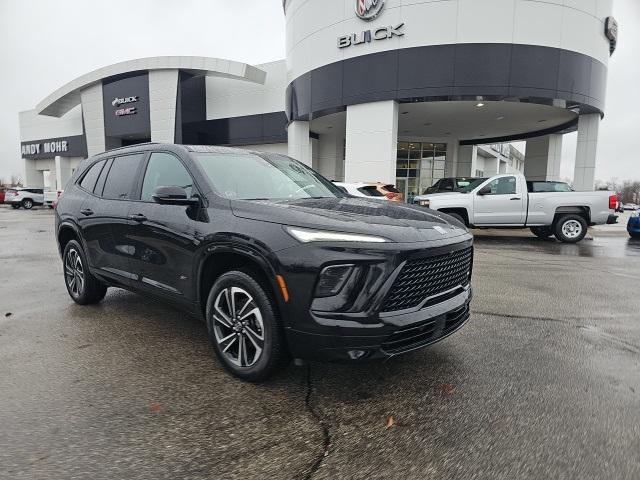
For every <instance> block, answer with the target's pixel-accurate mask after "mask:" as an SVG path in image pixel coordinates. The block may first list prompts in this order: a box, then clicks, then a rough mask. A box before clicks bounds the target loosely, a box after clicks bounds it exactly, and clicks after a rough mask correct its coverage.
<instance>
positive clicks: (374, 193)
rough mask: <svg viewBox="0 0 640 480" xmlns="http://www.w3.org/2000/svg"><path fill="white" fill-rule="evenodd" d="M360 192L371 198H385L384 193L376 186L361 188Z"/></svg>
mask: <svg viewBox="0 0 640 480" xmlns="http://www.w3.org/2000/svg"><path fill="white" fill-rule="evenodd" d="M358 191H359V192H360V193H364V194H365V195H369V196H370V197H384V195H383V194H382V192H379V191H378V189H377V188H376V186H375V185H368V186H366V187H360V188H359V189H358Z"/></svg>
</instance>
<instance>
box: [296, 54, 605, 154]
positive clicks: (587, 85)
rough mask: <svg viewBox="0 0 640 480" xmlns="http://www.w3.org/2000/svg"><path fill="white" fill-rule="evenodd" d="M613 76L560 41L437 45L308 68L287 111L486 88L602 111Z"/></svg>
mask: <svg viewBox="0 0 640 480" xmlns="http://www.w3.org/2000/svg"><path fill="white" fill-rule="evenodd" d="M606 76H607V68H606V66H605V65H604V64H602V63H601V62H600V61H598V60H596V59H594V58H592V57H589V56H588V55H583V54H581V53H577V52H572V51H569V50H562V49H558V48H550V47H541V46H536V45H520V44H501V43H486V44H485V43H470V44H455V45H431V46H425V47H414V48H406V49H399V50H392V51H386V52H378V53H372V54H369V55H363V56H359V57H354V58H350V59H346V60H342V61H339V62H335V63H331V64H329V65H325V66H323V67H320V68H317V69H315V70H312V71H310V72H308V73H305V74H304V75H302V76H300V77H298V78H297V79H295V80H294V81H293V82H292V83H291V84H290V85H289V86H288V87H287V93H286V112H287V117H288V119H289V121H294V120H312V119H314V118H318V117H321V116H323V115H328V114H330V113H335V112H339V111H344V110H345V109H346V107H347V106H348V105H356V104H359V103H368V102H375V101H382V100H396V101H399V102H430V101H455V100H476V99H477V97H478V96H481V97H483V100H488V101H492V100H495V101H502V100H506V101H514V102H528V103H536V104H542V105H550V106H552V105H554V100H564V101H565V102H566V108H577V109H579V112H580V113H581V114H582V113H600V114H601V115H603V112H604V98H605V90H606ZM559 128H563V127H559ZM518 138H522V137H518ZM483 141H484V140H483Z"/></svg>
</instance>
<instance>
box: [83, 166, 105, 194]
mask: <svg viewBox="0 0 640 480" xmlns="http://www.w3.org/2000/svg"><path fill="white" fill-rule="evenodd" d="M104 162H105V161H104V160H100V161H99V162H98V163H95V164H94V165H92V166H91V167H90V168H89V170H87V173H85V174H84V177H82V180H80V186H81V187H82V188H84V189H85V190H86V191H88V192H93V187H95V185H96V180H98V176H99V175H100V172H101V171H102V167H104Z"/></svg>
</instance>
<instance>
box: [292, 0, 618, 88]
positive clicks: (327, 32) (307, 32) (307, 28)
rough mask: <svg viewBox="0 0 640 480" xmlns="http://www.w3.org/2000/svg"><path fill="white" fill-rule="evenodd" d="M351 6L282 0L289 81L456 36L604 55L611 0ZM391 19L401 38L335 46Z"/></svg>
mask: <svg viewBox="0 0 640 480" xmlns="http://www.w3.org/2000/svg"><path fill="white" fill-rule="evenodd" d="M354 8H355V5H354V0H323V1H310V0H288V2H287V8H286V17H287V22H286V28H287V45H286V51H287V61H288V63H287V69H288V79H289V80H293V79H294V78H297V77H299V76H300V75H302V74H304V73H306V72H308V71H310V70H313V69H315V68H318V67H320V66H323V65H327V64H330V63H334V62H337V61H340V60H344V59H346V58H352V57H354V56H360V55H367V54H370V53H375V52H380V51H388V50H395V49H398V48H411V47H418V46H424V45H443V44H456V43H517V44H527V45H539V46H544V47H553V48H561V49H565V50H571V51H574V52H578V53H583V54H585V55H589V56H591V57H593V58H595V59H597V60H599V61H600V62H602V63H603V64H605V65H607V64H608V61H609V43H608V40H607V39H606V38H605V36H604V21H605V19H606V17H607V16H609V15H611V11H612V0H544V1H542V0H481V1H480V0H438V1H434V0H387V1H386V6H385V10H384V12H383V13H382V14H381V16H380V18H378V19H374V20H373V21H371V22H363V21H362V20H361V19H359V18H358V17H356V15H355V13H354ZM399 23H404V24H405V26H404V29H403V30H404V32H405V35H404V36H402V37H395V38H392V39H387V40H384V41H378V42H372V43H369V44H365V45H357V46H352V47H349V48H343V49H340V48H338V47H337V39H338V37H340V36H343V35H349V34H352V33H359V32H362V31H363V30H366V29H369V28H377V27H386V26H388V25H397V24H399ZM479 25H485V26H493V27H487V28H478V26H479Z"/></svg>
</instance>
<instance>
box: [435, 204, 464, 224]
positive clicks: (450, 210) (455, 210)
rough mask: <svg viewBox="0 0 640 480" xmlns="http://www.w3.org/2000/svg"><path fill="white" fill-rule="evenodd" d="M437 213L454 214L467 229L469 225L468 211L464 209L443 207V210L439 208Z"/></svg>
mask: <svg viewBox="0 0 640 480" xmlns="http://www.w3.org/2000/svg"><path fill="white" fill-rule="evenodd" d="M438 211H439V212H441V213H456V214H458V215H460V216H461V217H462V218H463V220H464V224H465V226H467V227H468V226H469V225H470V223H469V211H468V210H467V209H466V208H464V207H452V208H448V207H444V208H439V209H438Z"/></svg>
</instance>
